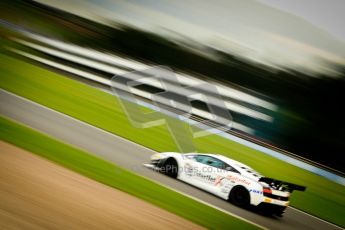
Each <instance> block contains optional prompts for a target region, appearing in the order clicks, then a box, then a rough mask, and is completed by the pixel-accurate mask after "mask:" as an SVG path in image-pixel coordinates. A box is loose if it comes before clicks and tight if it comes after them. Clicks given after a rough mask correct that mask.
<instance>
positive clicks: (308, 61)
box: [0, 0, 345, 175]
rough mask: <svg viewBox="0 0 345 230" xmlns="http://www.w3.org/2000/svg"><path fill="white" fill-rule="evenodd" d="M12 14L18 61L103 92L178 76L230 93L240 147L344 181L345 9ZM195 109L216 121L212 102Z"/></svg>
mask: <svg viewBox="0 0 345 230" xmlns="http://www.w3.org/2000/svg"><path fill="white" fill-rule="evenodd" d="M0 5H1V20H0V34H1V50H2V52H3V53H6V54H7V55H11V56H13V57H16V58H20V59H23V60H26V61H29V62H35V63H40V64H41V65H46V66H47V67H48V66H49V68H51V69H55V70H58V71H62V72H66V73H69V76H70V77H72V78H78V80H81V81H83V82H87V83H89V84H91V85H94V86H95V87H99V88H103V89H109V87H108V86H107V85H106V84H104V82H103V83H102V79H110V78H111V77H112V76H113V75H114V74H120V73H123V72H126V71H130V70H133V69H137V68H139V69H140V68H145V67H147V66H152V65H165V66H168V67H170V68H172V69H173V70H174V71H176V72H177V73H179V74H180V79H181V81H182V84H185V85H188V84H189V82H192V81H196V82H200V81H207V82H209V83H211V84H215V85H217V86H219V87H220V89H222V90H219V92H220V93H221V94H222V96H223V98H224V100H225V101H226V103H227V104H226V105H227V108H228V109H229V110H230V112H231V114H232V116H233V120H234V122H235V125H234V127H233V130H232V131H231V132H232V133H233V134H234V135H238V136H240V137H243V138H245V139H248V140H251V141H254V142H256V143H258V144H260V145H264V146H268V147H269V148H273V149H275V148H279V149H282V150H283V151H288V152H285V153H286V154H295V155H296V157H298V158H299V157H302V158H305V159H306V160H311V161H314V162H315V164H322V165H323V166H324V167H329V168H332V169H333V171H338V173H339V174H342V175H343V172H344V163H345V161H344V158H343V153H344V148H345V141H344V138H345V134H344V128H345V125H344V120H343V118H344V117H345V116H344V115H345V113H344V109H343V106H344V102H343V100H344V98H345V97H344V96H345V95H344V92H345V81H344V80H345V44H344V42H345V31H344V27H343V25H342V23H343V22H344V21H345V18H344V14H343V10H344V9H345V2H343V1H340V0H339V1H337V0H332V1H327V2H326V1H324V2H316V1H297V0H293V1H273V0H259V1H254V0H242V1H223V0H216V1H206V0H205V1H204V0H202V1H194V0H190V1H165V0H163V1H151V0H136V1H110V0H87V1H81V0H80V1H79V0H72V1H67V0H66V1H64V0H60V1H55V0H46V1H19V0H14V1H7V0H5V1H1V3H0ZM91 50H92V52H93V53H90V52H91ZM110 56H111V57H112V60H114V58H117V59H116V60H117V62H116V63H112V66H113V67H112V68H113V69H111V68H110V69H107V68H105V66H107V65H108V64H109V63H110V62H108V61H107V60H108V57H110ZM95 61H97V62H98V64H95ZM92 63H93V64H92ZM99 63H100V64H102V63H103V64H104V65H103V66H102V65H99ZM2 64H4V63H2ZM113 70H114V71H113ZM117 70H118V71H119V72H118V73H117V72H116V71H117ZM78 71H79V72H78ZM81 76H84V78H83V79H81V78H80V77H81ZM85 76H86V77H85ZM87 76H89V77H87ZM92 76H93V77H92ZM95 76H96V77H99V79H98V80H95ZM100 79H101V80H100ZM191 84H193V83H191ZM141 87H142V88H141V89H140V90H143V91H146V92H150V93H154V92H159V89H157V87H154V86H152V85H143V86H141ZM208 93H211V94H212V92H208ZM191 103H192V106H193V107H194V108H196V109H198V111H200V110H201V111H207V106H205V103H204V102H203V101H202V100H194V101H192V102H191ZM194 115H195V117H196V118H198V119H203V120H205V119H206V120H207V118H205V117H203V116H202V115H200V113H199V114H198V113H196V114H194Z"/></svg>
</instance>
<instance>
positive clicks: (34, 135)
mask: <svg viewBox="0 0 345 230" xmlns="http://www.w3.org/2000/svg"><path fill="white" fill-rule="evenodd" d="M0 139H1V140H5V141H6V142H9V143H12V144H14V145H17V146H19V147H21V148H23V149H27V150H29V151H31V152H33V153H35V154H37V155H39V156H42V157H44V158H47V159H49V160H51V161H53V162H56V163H58V164H60V165H63V166H64V167H66V168H69V169H71V170H73V171H76V172H78V173H80V174H83V175H85V176H87V177H89V178H92V179H94V180H96V181H99V182H101V183H103V184H106V185H108V186H111V187H114V188H117V189H119V190H122V191H124V192H127V193H129V194H132V195H134V196H136V197H139V198H141V199H143V200H146V201H148V202H150V203H152V204H155V205H157V206H159V207H161V208H164V209H166V210H168V211H170V212H173V213H175V214H177V215H179V216H181V217H184V218H186V219H189V220H191V221H193V222H194V223H197V224H199V225H202V226H204V227H206V228H210V229H230V228H234V227H236V228H239V229H257V227H256V226H254V225H251V224H249V223H247V222H244V221H242V220H240V219H238V218H236V217H233V216H230V215H227V214H225V213H223V212H221V211H219V210H217V209H214V208H211V207H209V206H207V205H204V204H202V203H200V202H198V201H195V200H193V199H191V198H188V197H186V196H183V195H181V194H179V193H177V192H174V191H172V190H170V189H167V188H165V187H163V186H161V185H158V184H156V183H154V182H152V181H150V180H148V179H145V178H143V177H141V176H138V175H136V174H134V173H131V172H129V171H127V170H125V169H122V168H120V167H118V166H116V165H113V164H111V163H109V162H107V161H104V160H102V159H100V158H97V157H95V156H93V155H91V154H89V153H87V152H84V151H82V150H80V149H77V148H74V147H72V146H70V145H67V144H64V143H62V142H59V141H57V140H54V139H52V138H51V137H49V136H46V135H44V134H41V133H39V132H37V131H34V130H32V129H30V128H27V127H25V126H23V125H20V124H18V123H15V122H13V121H11V120H8V119H6V118H4V117H1V116H0Z"/></svg>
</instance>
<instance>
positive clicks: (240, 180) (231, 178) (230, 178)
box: [214, 175, 250, 186]
mask: <svg viewBox="0 0 345 230" xmlns="http://www.w3.org/2000/svg"><path fill="white" fill-rule="evenodd" d="M224 179H226V180H228V181H230V182H232V183H236V182H237V183H242V184H246V185H250V181H247V180H246V179H243V178H239V177H238V176H232V175H228V176H226V177H224V176H218V177H217V178H216V180H215V182H214V185H215V186H218V185H219V186H221V185H222V182H223V180H224Z"/></svg>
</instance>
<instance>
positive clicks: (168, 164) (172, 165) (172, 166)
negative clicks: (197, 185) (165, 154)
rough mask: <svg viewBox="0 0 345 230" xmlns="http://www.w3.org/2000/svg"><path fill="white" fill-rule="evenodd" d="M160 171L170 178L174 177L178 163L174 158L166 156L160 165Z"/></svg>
mask: <svg viewBox="0 0 345 230" xmlns="http://www.w3.org/2000/svg"><path fill="white" fill-rule="evenodd" d="M161 171H162V172H163V173H164V174H165V175H167V176H170V177H172V178H176V177H177V174H178V165H177V162H176V160H175V159H174V158H168V159H167V160H166V161H165V162H164V164H163V166H162V167H161Z"/></svg>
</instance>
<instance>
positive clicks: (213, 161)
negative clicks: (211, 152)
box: [195, 155, 238, 173]
mask: <svg viewBox="0 0 345 230" xmlns="http://www.w3.org/2000/svg"><path fill="white" fill-rule="evenodd" d="M195 160H196V161H197V162H199V163H202V164H205V165H209V166H212V167H215V168H219V169H223V170H226V171H231V172H237V173H238V171H237V170H236V169H234V168H233V167H231V166H230V165H228V164H227V163H225V162H224V161H221V160H219V159H217V158H214V157H211V156H204V155H198V156H196V157H195Z"/></svg>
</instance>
